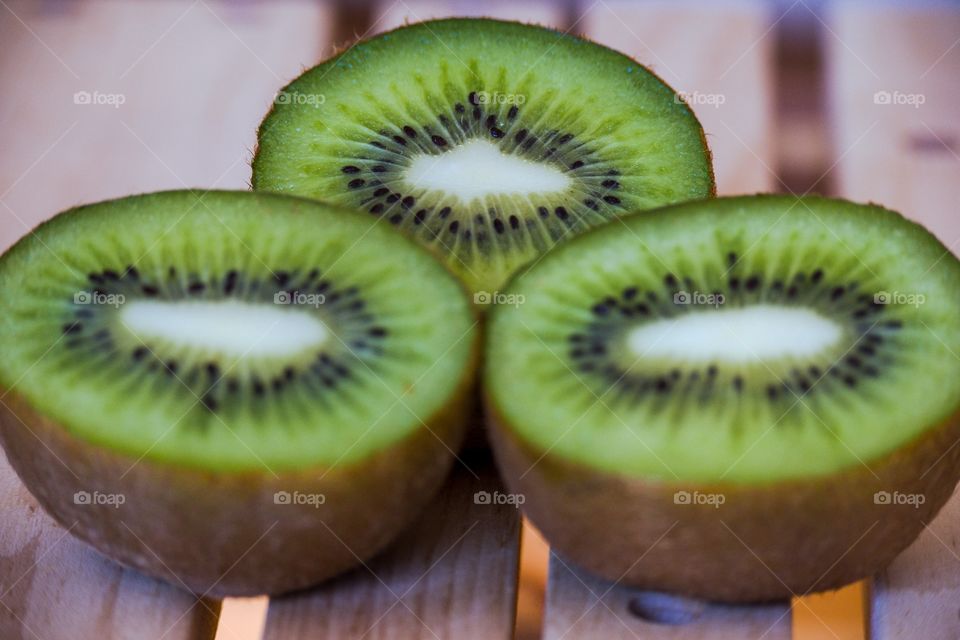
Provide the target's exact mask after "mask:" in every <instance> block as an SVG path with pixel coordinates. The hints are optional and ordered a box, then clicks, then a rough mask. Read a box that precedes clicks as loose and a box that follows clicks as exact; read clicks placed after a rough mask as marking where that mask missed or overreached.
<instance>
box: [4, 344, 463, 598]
mask: <svg viewBox="0 0 960 640" xmlns="http://www.w3.org/2000/svg"><path fill="white" fill-rule="evenodd" d="M472 353H473V360H474V362H475V360H476V354H477V340H476V339H475V340H474V345H473V349H472ZM475 369H476V367H475V366H474V364H473V363H471V365H470V366H468V367H466V368H465V370H464V374H463V377H462V379H461V380H460V381H459V384H458V386H457V390H456V392H455V393H454V394H453V395H452V396H451V397H450V399H449V400H448V402H447V403H446V404H445V405H444V406H443V407H442V408H441V409H439V410H438V411H437V412H436V413H435V414H434V415H433V416H431V417H430V418H429V419H425V420H424V424H423V425H422V426H420V427H418V428H417V429H416V430H415V431H414V432H413V433H411V434H410V435H408V436H406V437H405V438H404V439H402V440H400V441H398V442H395V443H393V444H391V445H390V446H388V447H386V448H383V449H380V450H378V451H376V452H375V453H373V454H371V455H370V456H369V457H367V458H365V459H363V460H361V461H359V462H355V463H353V464H351V465H344V466H342V467H337V468H308V469H299V470H291V471H281V472H280V473H278V474H273V473H270V472H267V471H237V472H232V473H223V472H210V471H203V470H200V469H196V468H191V467H184V466H177V465H173V464H170V463H162V462H156V461H152V460H149V459H137V458H135V457H132V456H129V455H126V454H123V453H119V452H117V451H113V450H110V449H107V448H104V447H101V446H97V445H95V444H91V443H89V442H86V441H84V440H81V439H79V438H77V437H74V436H73V435H71V434H70V433H68V431H67V430H66V429H64V428H63V427H62V426H61V425H59V424H57V423H56V422H54V421H52V420H50V419H48V418H46V417H44V416H43V415H42V414H41V413H39V412H38V411H37V410H36V409H35V408H34V407H32V406H31V405H30V404H28V403H27V401H26V400H25V399H24V398H23V397H22V396H20V394H18V393H17V392H16V391H11V390H8V389H0V392H2V394H3V396H4V397H5V398H6V400H5V401H4V403H3V404H2V405H0V444H2V445H3V448H4V450H5V451H6V454H7V459H8V460H9V462H10V464H11V466H12V467H13V468H14V470H15V471H16V472H17V474H18V475H19V476H20V478H21V480H22V481H23V483H24V484H25V485H26V487H27V488H28V489H29V491H30V492H31V494H33V496H34V497H35V498H36V499H37V501H38V502H39V503H40V505H41V506H42V507H43V508H44V509H45V510H46V511H47V513H48V514H50V515H51V516H53V518H54V519H55V520H56V521H58V522H59V523H60V524H61V525H62V526H63V527H64V528H66V529H68V530H69V531H70V533H72V534H74V535H75V536H76V537H78V538H80V539H81V540H83V541H84V542H86V543H88V544H89V545H90V546H92V547H94V548H95V549H97V550H98V551H100V552H102V553H103V554H105V555H107V556H109V557H110V558H112V559H114V560H116V561H118V562H120V563H121V564H123V565H125V566H127V567H131V568H134V569H137V570H139V571H141V572H143V573H145V574H147V575H150V576H154V577H157V578H160V579H163V580H165V581H167V582H169V583H171V584H174V585H176V586H178V587H180V588H185V589H187V590H189V591H191V592H194V593H197V594H202V595H204V596H209V597H215V598H220V597H226V596H252V595H259V594H271V595H276V594H280V593H286V592H289V591H294V590H297V589H302V588H306V587H309V586H311V585H314V584H317V583H319V582H322V581H324V580H326V579H328V578H331V577H333V576H335V575H337V574H340V573H342V572H344V571H346V570H347V569H350V568H352V567H354V566H356V565H358V564H360V563H361V562H362V561H364V560H366V559H368V558H370V557H372V556H373V555H375V554H376V553H377V552H378V551H380V550H381V549H383V548H384V547H385V546H387V545H388V544H389V543H390V542H391V541H392V540H393V539H394V538H395V537H396V536H397V535H398V534H399V533H400V532H401V531H402V530H403V529H404V528H406V526H407V525H408V524H410V523H411V522H412V521H413V519H414V518H415V517H416V516H417V515H418V514H419V513H420V512H421V511H422V510H423V508H424V507H425V506H426V504H427V503H428V502H429V501H430V499H431V498H432V497H433V496H434V495H435V494H436V492H437V491H438V490H439V488H440V487H441V485H442V484H443V482H444V480H445V479H446V477H447V475H448V472H449V470H450V467H451V465H452V463H453V460H454V458H455V452H456V451H457V450H458V449H459V448H460V445H461V442H462V440H463V437H464V431H465V424H466V423H465V415H466V412H467V406H468V403H469V401H470V390H471V389H472V388H473V381H472V380H473V372H474V370H475ZM78 491H86V492H89V493H93V492H94V491H99V492H100V493H102V494H122V495H123V496H124V504H123V505H122V506H121V507H120V508H119V509H117V508H116V507H114V506H113V505H110V504H101V505H92V504H76V501H75V500H74V495H75V493H76V492H78ZM279 491H287V492H289V493H293V492H294V491H299V492H301V493H307V494H323V495H324V497H325V503H324V505H323V507H322V508H319V509H317V508H314V507H313V506H311V505H290V504H277V503H276V502H275V500H274V494H275V493H276V492H279ZM117 511H119V513H117Z"/></svg>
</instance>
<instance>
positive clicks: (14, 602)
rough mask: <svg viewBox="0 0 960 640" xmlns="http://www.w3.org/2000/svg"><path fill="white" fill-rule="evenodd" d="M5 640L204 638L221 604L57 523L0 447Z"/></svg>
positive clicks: (0, 634) (0, 633)
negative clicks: (135, 566)
mask: <svg viewBox="0 0 960 640" xmlns="http://www.w3.org/2000/svg"><path fill="white" fill-rule="evenodd" d="M0 523H2V524H3V526H2V527H0V638H4V639H7V638H10V639H11V640H12V639H13V638H31V639H33V640H61V639H62V640H101V639H103V638H111V639H113V640H127V639H129V640H159V639H160V638H164V639H165V640H202V639H209V638H212V637H213V635H214V632H215V630H216V625H217V616H218V614H219V611H220V603H219V602H216V601H214V600H207V599H205V600H200V599H198V598H197V597H196V596H193V595H191V594H189V593H187V592H185V591H180V590H178V589H175V588H174V587H171V586H168V585H166V584H164V583H161V582H158V581H156V580H152V579H150V578H146V577H143V576H141V575H140V574H138V573H136V572H134V571H130V570H127V569H124V568H122V567H120V566H119V565H117V564H114V563H113V562H110V561H109V560H107V559H106V558H104V557H103V556H101V555H99V554H98V553H96V552H95V551H93V550H92V549H90V548H89V547H87V546H86V545H84V544H83V543H81V542H79V541H78V540H76V539H75V538H73V536H71V535H70V534H69V533H68V532H67V530H65V529H64V528H63V527H61V526H60V525H58V524H56V523H55V522H54V521H53V520H52V519H51V518H50V517H49V516H47V515H46V514H45V513H44V512H43V511H42V510H41V509H40V507H39V505H37V503H36V501H35V500H34V499H33V497H32V496H31V495H30V494H29V493H27V490H26V489H24V487H23V485H22V484H21V483H20V480H19V479H18V478H17V476H16V474H15V473H14V471H13V469H11V468H10V466H9V464H8V463H7V459H6V457H5V456H3V455H2V453H0Z"/></svg>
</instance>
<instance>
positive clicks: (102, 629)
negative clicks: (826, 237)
mask: <svg viewBox="0 0 960 640" xmlns="http://www.w3.org/2000/svg"><path fill="white" fill-rule="evenodd" d="M448 15H492V16H496V17H501V18H507V19H516V20H522V21H527V22H537V23H541V24H547V25H551V26H554V27H557V28H559V29H563V30H569V31H572V32H575V33H581V34H583V35H586V36H588V37H590V38H592V39H595V40H597V41H599V42H602V43H605V44H607V45H610V46H612V47H615V48H618V49H620V50H622V51H624V52H626V53H628V54H630V55H631V56H634V57H635V58H637V59H638V60H639V61H641V62H643V63H644V64H647V65H648V66H650V67H652V68H653V69H654V71H656V72H657V73H658V74H659V75H660V76H661V77H663V78H664V79H665V80H666V81H667V82H668V83H670V84H671V85H673V86H674V88H675V89H677V90H678V91H680V92H682V93H683V94H684V95H685V96H686V97H687V98H688V99H689V101H690V102H691V104H692V106H693V108H694V110H695V111H696V112H697V114H698V116H699V117H700V118H701V120H702V121H703V123H704V126H705V128H706V130H707V132H708V136H709V142H710V144H711V147H712V149H713V152H714V156H715V161H716V170H717V178H718V185H719V190H720V192H721V193H722V194H732V193H749V192H755V191H771V190H772V191H783V192H792V193H798V194H799V193H805V192H807V191H811V190H812V191H815V192H819V193H824V194H829V195H840V196H845V197H849V198H853V199H856V200H871V201H876V202H880V203H883V204H885V205H887V206H889V207H892V208H895V209H898V210H900V211H902V212H903V213H905V214H906V215H907V216H909V217H911V218H913V219H915V220H918V221H921V222H923V223H924V224H926V225H927V226H928V227H929V228H930V229H931V230H933V231H934V232H935V233H936V234H937V235H938V236H939V237H940V238H941V240H942V241H943V242H944V243H945V244H947V245H948V246H949V247H951V248H952V249H953V250H954V251H956V249H957V247H958V245H960V221H958V215H960V109H958V108H957V105H958V104H960V7H958V5H957V4H951V3H947V2H940V3H935V2H920V3H908V2H900V3H895V2H882V3H875V2H866V1H862V2H858V1H853V0H844V1H837V2H814V1H813V0H811V1H809V2H805V1H804V0H796V1H795V2H791V1H789V0H786V1H781V2H763V1H761V0H728V1H719V2H713V1H708V0H683V1H677V2H668V1H665V0H664V1H660V0H649V1H644V0H633V1H631V0H580V1H573V0H571V1H567V2H563V1H557V2H551V1H548V0H529V1H526V2H519V1H509V0H488V1H486V2H481V1H479V0H476V1H467V0H398V1H396V2H391V1H390V0H383V1H381V2H369V3H356V2H354V3H347V2H344V3H334V2H322V1H314V0H274V1H271V2H268V1H266V0H243V1H240V0H237V1H234V2H227V1H221V0H141V1H133V2H124V1H122V0H76V1H66V0H59V1H53V0H0V95H2V96H3V98H2V100H0V148H2V153H0V249H5V248H6V247H7V246H9V245H10V244H11V243H13V242H14V241H15V240H16V239H18V238H19V237H21V236H23V235H24V234H26V233H27V232H28V231H29V229H30V228H32V227H33V226H35V225H36V224H37V223H38V222H40V221H42V220H44V219H46V218H48V217H50V216H51V215H53V214H54V213H56V212H57V211H60V210H62V209H65V208H68V207H70V206H72V205H75V204H78V203H82V202H90V201H95V200H101V199H105V198H111V197H116V196H121V195H126V194H129V193H134V192H143V191H151V190H158V189H168V188H181V187H204V188H214V187H216V188H240V189H242V188H246V187H247V186H248V180H249V167H248V161H249V159H250V157H251V152H252V149H253V147H254V144H255V130H256V125H257V124H258V122H259V120H260V118H261V117H262V115H263V114H264V113H265V112H266V110H267V108H268V107H269V105H270V103H271V101H272V100H273V97H274V94H275V92H276V91H277V90H278V89H279V88H280V87H281V86H282V85H283V84H284V83H286V82H287V81H288V80H290V79H292V78H294V77H295V76H296V75H298V74H299V73H300V71H301V70H302V69H303V68H305V67H309V66H311V65H313V64H315V63H316V62H317V61H319V60H321V59H322V58H324V57H326V56H328V55H330V54H332V53H333V52H334V51H335V50H336V49H337V48H338V47H345V46H348V45H349V44H350V43H351V42H352V41H354V40H355V39H356V38H357V37H365V36H368V35H371V34H373V33H376V32H379V31H383V30H386V29H389V28H393V27H395V26H397V25H400V24H402V23H403V22H405V21H408V20H409V21H417V20H423V19H427V18H432V17H442V16H448ZM0 401H2V399H0ZM474 463H475V464H473V465H472V468H475V470H476V471H477V473H476V476H475V477H474V476H472V475H469V474H467V475H465V472H464V471H463V470H460V471H459V472H458V475H457V476H456V478H455V480H454V482H453V484H452V485H451V488H449V489H448V491H447V492H446V493H445V494H444V495H443V496H441V497H440V498H439V499H438V502H437V504H436V509H437V510H436V511H435V512H434V513H433V515H432V516H431V515H430V514H428V516H427V517H426V518H425V520H424V522H422V523H421V524H420V525H418V528H417V529H415V533H414V534H411V536H408V537H406V538H405V540H404V543H403V544H404V545H406V547H407V548H409V549H410V550H411V551H410V553H409V554H406V555H403V554H399V555H398V554H394V555H392V556H391V555H389V554H388V557H386V558H383V559H380V560H378V563H377V564H375V565H374V569H371V570H370V571H369V572H368V573H360V574H357V575H354V576H352V577H351V578H349V579H348V580H347V582H344V583H339V582H338V583H334V587H331V588H324V589H321V590H318V591H317V592H311V593H307V594H303V595H301V596H297V597H295V598H287V599H282V600H281V601H278V602H276V603H273V604H271V605H270V613H269V619H267V608H268V603H267V601H266V599H254V600H251V601H238V600H227V601H226V602H225V603H224V604H223V608H222V612H221V610H220V603H217V602H211V601H207V600H198V599H196V598H194V597H192V596H188V595H187V594H185V593H182V592H179V591H177V590H175V589H171V588H169V587H166V586H165V585H160V584H158V583H155V582H153V581H150V580H147V579H144V578H141V577H140V576H137V575H135V574H132V573H130V572H127V571H124V570H122V569H119V568H117V567H115V566H114V565H112V564H110V563H108V562H105V561H103V560H102V559H100V558H99V557H98V556H96V555H95V554H93V553H92V552H90V551H88V550H87V549H86V548H85V547H83V546H82V545H80V544H79V543H77V542H75V541H74V540H73V539H72V538H70V537H69V536H68V535H67V534H66V532H64V531H63V530H62V529H61V528H59V527H57V526H56V525H54V524H53V523H52V522H51V521H50V520H49V519H48V518H46V516H45V515H43V514H42V513H40V512H38V511H37V510H36V505H35V503H33V502H32V499H31V498H30V497H29V495H27V494H26V493H25V492H24V491H23V489H22V487H21V486H20V485H19V482H18V481H17V479H16V477H15V476H14V475H13V474H12V472H11V471H10V469H9V468H8V467H7V466H6V463H5V461H4V460H2V458H0V511H2V514H3V516H2V518H0V523H2V524H0V605H2V606H0V637H2V638H8V637H10V638H13V637H21V635H22V636H23V637H32V638H39V639H41V640H51V639H56V638H99V637H104V638H106V637H129V638H150V637H161V636H162V637H166V638H199V637H204V636H205V634H207V632H209V631H210V630H211V629H212V628H213V627H214V626H216V625H217V624H218V622H217V618H218V615H219V628H218V631H217V633H218V636H217V637H218V638H224V639H231V640H240V639H244V640H246V639H250V640H253V639H255V638H260V637H261V636H262V635H263V633H264V631H265V633H266V635H265V637H267V638H307V637H337V638H339V637H368V638H406V637H442V638H447V637H458V638H459V637H476V638H503V637H507V635H509V629H506V630H504V628H503V627H504V625H507V626H509V625H510V624H512V619H513V607H514V595H515V594H514V592H513V590H512V587H511V584H512V581H514V580H515V579H516V572H517V566H516V559H517V554H518V542H517V531H518V527H517V514H516V513H510V510H509V508H508V509H507V510H503V509H500V510H497V511H483V510H477V509H475V508H473V507H472V506H471V505H469V504H468V503H467V502H466V501H467V500H468V499H469V498H470V497H471V496H472V493H473V491H475V490H478V488H488V489H492V488H496V487H497V486H498V485H497V481H496V478H495V476H494V475H493V474H492V472H491V471H490V467H489V462H488V461H484V460H477V461H474ZM437 513H440V514H445V515H446V516H447V518H446V520H444V521H443V522H442V523H440V524H442V525H443V526H440V524H438V520H437V519H436V514H437ZM431 518H433V519H431ZM478 523H482V526H479V525H478ZM438 530H439V531H438ZM958 550H960V504H958V502H957V500H954V501H953V503H952V504H951V505H950V507H948V509H947V510H945V511H944V513H942V514H941V515H940V516H939V517H938V518H937V520H936V521H935V522H934V523H932V524H931V526H930V527H929V529H928V531H927V532H925V533H924V534H923V535H922V536H921V538H920V539H919V540H918V541H917V542H916V543H915V544H914V545H913V546H912V547H911V548H910V549H909V550H908V551H907V552H906V553H904V554H903V556H902V557H901V558H900V559H898V560H897V562H895V563H894V565H893V566H892V567H890V569H889V570H887V571H886V572H885V573H884V574H883V575H881V576H878V577H877V579H876V580H874V584H873V588H872V589H870V590H867V589H865V588H864V586H863V585H854V586H852V587H850V588H848V589H845V590H841V591H840V592H837V593H833V594H826V595H819V596H813V597H808V598H802V599H797V600H795V601H794V602H793V603H792V605H790V604H787V603H784V604H782V605H771V606H769V607H763V608H747V609H744V608H726V607H708V608H707V609H706V610H704V611H701V612H698V613H697V615H696V616H695V619H694V620H692V621H691V622H690V623H689V624H686V625H679V626H664V625H658V624H652V623H651V622H650V621H649V620H644V619H643V618H642V617H641V616H638V615H636V612H637V611H638V607H637V606H636V602H635V597H636V596H635V594H632V593H631V592H630V591H629V590H626V589H620V588H611V587H610V586H609V585H604V584H602V583H599V582H597V581H594V580H592V579H590V578H589V577H586V576H580V575H577V574H576V572H574V571H572V570H569V569H568V568H567V567H566V565H564V564H563V563H562V561H560V560H558V559H554V560H553V561H552V562H551V563H550V571H551V576H550V580H549V582H550V589H549V592H547V591H546V584H547V582H548V580H547V567H548V555H549V552H548V549H547V547H546V545H545V544H544V543H543V541H542V540H540V539H539V538H538V536H537V535H536V532H535V531H533V530H532V529H530V528H529V527H524V528H523V544H522V549H521V552H520V553H519V556H520V558H521V560H520V570H519V574H520V579H519V589H518V595H519V606H518V618H517V637H519V638H525V639H526V638H537V637H540V635H541V633H543V637H546V638H564V637H566V638H589V637H602V638H621V637H622V638H633V637H642V638H742V637H765V638H789V637H794V638H799V639H805V640H806V639H812V638H836V639H838V640H847V639H853V638H862V637H864V635H865V633H867V627H868V626H872V629H871V631H872V637H876V638H882V639H884V640H887V639H890V640H892V639H894V638H913V637H916V638H960V618H958V613H957V611H958V606H960V604H958V603H960V557H958ZM401 556H402V557H401ZM478 558H482V559H484V562H482V563H479V564H478V560H477V559H478ZM483 567H486V568H487V569H489V571H486V572H482V571H480V569H481V568H483ZM478 573H479V574H482V576H483V579H484V580H488V582H487V583H485V584H481V583H479V582H477V575H478ZM381 576H386V578H384V579H381ZM411 576H412V577H413V578H416V579H411ZM424 576H426V579H424V580H421V578H424ZM491 576H493V577H494V578H497V579H499V580H501V581H502V582H501V583H497V582H493V583H490V582H489V580H490V579H491ZM465 584H466V585H467V586H469V587H471V589H472V590H473V591H471V590H470V589H466V590H465V589H464V585H465ZM498 584H503V585H506V587H505V588H501V587H500V586H497V585H498ZM336 585H340V586H339V587H337V586H336ZM384 589H385V591H384ZM491 591H495V592H494V593H490V592H491ZM448 592H450V593H453V594H454V596H455V597H452V604H450V603H449V602H448V601H447V600H446V599H444V598H445V597H446V596H445V594H447V593H448ZM454 592H456V593H454ZM867 595H869V597H867ZM865 598H866V604H867V606H866V607H864V606H863V604H864V599H865ZM372 602H375V603H378V606H380V604H382V605H383V608H384V609H385V611H382V612H371V611H370V609H369V607H367V608H365V606H366V605H368V604H369V603H372ZM437 602H444V603H446V604H444V605H443V606H441V607H440V608H439V609H438V607H437V605H436V603H437ZM398 603H399V604H398ZM544 603H546V615H545V617H544ZM447 606H449V609H444V608H443V607H447ZM345 612H351V613H350V614H349V615H347V613H345ZM358 612H359V613H358ZM371 614H372V615H371ZM381 614H382V615H381ZM333 619H335V620H334V622H331V620H333ZM466 619H469V620H472V621H473V623H472V624H471V625H470V626H469V629H470V630H471V631H470V633H465V632H463V629H462V628H460V627H457V626H455V625H452V624H451V626H446V625H447V624H448V623H451V621H456V620H466ZM867 619H869V620H871V621H872V625H867V624H865V620H867ZM484 621H489V623H488V624H487V625H485V624H484ZM348 624H349V625H352V626H350V627H347V626H345V625H348ZM331 625H332V626H331ZM321 629H322V630H324V631H321ZM428 631H429V633H428ZM504 634H506V635H504Z"/></svg>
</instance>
